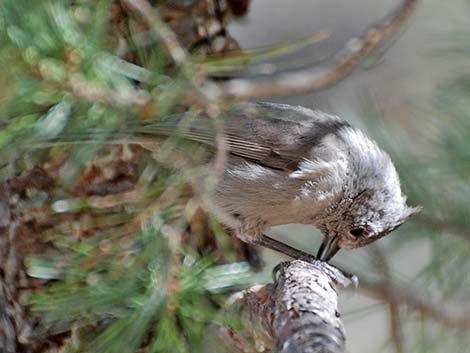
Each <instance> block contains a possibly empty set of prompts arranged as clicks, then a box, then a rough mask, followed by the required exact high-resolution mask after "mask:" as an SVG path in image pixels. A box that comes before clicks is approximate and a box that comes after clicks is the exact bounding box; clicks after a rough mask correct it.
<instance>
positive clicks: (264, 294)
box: [223, 260, 346, 353]
mask: <svg viewBox="0 0 470 353" xmlns="http://www.w3.org/2000/svg"><path fill="white" fill-rule="evenodd" d="M342 276H343V275H342V274H341V272H340V271H338V270H337V269H336V268H334V267H332V266H330V265H328V264H326V263H324V262H320V261H315V262H311V263H309V262H304V261H301V260H295V261H292V262H287V263H283V264H281V265H280V271H279V274H278V278H277V280H276V282H275V283H274V284H268V285H266V286H261V287H260V286H258V287H253V288H251V289H249V290H246V291H244V292H242V293H241V294H238V295H237V296H236V298H235V300H234V299H232V300H231V302H232V304H231V308H234V307H235V308H236V309H242V314H248V320H243V322H244V324H245V323H246V324H247V325H248V327H246V326H245V328H247V329H248V330H246V331H247V332H250V334H252V335H254V336H255V339H254V341H255V343H254V345H256V347H257V349H258V350H259V348H260V347H262V348H263V349H264V350H266V349H272V348H275V349H277V350H278V351H280V352H283V353H293V352H312V353H315V352H322V353H340V352H344V351H345V340H346V338H345V334H344V329H343V325H342V323H341V321H340V319H339V317H340V315H339V312H338V302H337V300H338V298H337V294H336V288H335V287H336V284H337V283H338V282H339V281H341V280H343V278H339V277H342ZM338 280H339V281H338ZM223 333H224V336H225V337H229V338H230V343H231V347H232V348H234V347H235V348H236V349H238V350H239V351H245V352H249V351H250V349H249V348H250V347H249V346H248V347H247V346H246V344H247V342H249V340H248V339H247V337H245V336H243V335H242V334H240V333H238V332H237V333H235V332H233V331H223ZM234 342H235V344H232V343H234ZM252 345H253V344H252ZM252 351H255V349H253V350H252Z"/></svg>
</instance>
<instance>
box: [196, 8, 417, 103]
mask: <svg viewBox="0 0 470 353" xmlns="http://www.w3.org/2000/svg"><path fill="white" fill-rule="evenodd" d="M417 3H418V0H404V3H403V4H402V5H401V6H400V7H399V8H398V9H397V10H395V11H394V12H393V14H392V15H390V16H388V17H387V18H386V19H385V20H384V21H383V22H382V23H380V24H378V25H377V26H371V27H369V28H368V29H367V31H366V32H365V35H364V36H362V37H359V38H352V39H350V40H349V41H348V42H347V44H346V46H345V47H344V48H343V49H342V50H341V51H339V52H338V53H337V54H336V55H335V57H334V58H333V60H332V63H330V64H327V65H325V66H323V67H321V66H320V67H313V68H306V69H300V70H297V71H291V72H284V73H280V74H277V75H274V76H269V77H267V78H265V79H256V78H254V79H250V78H241V79H234V80H230V81H228V82H222V83H215V82H210V81H209V82H207V83H206V87H203V88H204V89H205V90H206V91H207V92H208V94H209V95H212V96H217V97H218V98H230V99H238V100H244V99H253V98H261V97H270V96H282V95H291V94H298V93H303V92H312V91H317V90H321V89H324V88H327V87H330V86H332V85H334V84H335V83H337V82H338V81H340V80H342V79H344V78H345V77H346V76H348V75H349V74H350V73H351V72H352V71H353V70H354V69H355V68H356V67H357V66H358V64H360V63H361V62H362V60H363V59H364V58H365V57H367V56H368V55H369V54H370V53H371V52H372V51H373V50H374V49H376V48H378V47H379V46H380V45H381V44H382V43H383V42H384V41H385V40H387V39H388V38H390V37H391V36H392V35H393V34H395V33H396V32H397V31H398V30H399V29H400V28H401V27H402V25H403V23H404V22H405V21H406V20H407V19H408V18H409V17H410V16H411V14H412V13H413V12H414V9H415V8H416V5H417Z"/></svg>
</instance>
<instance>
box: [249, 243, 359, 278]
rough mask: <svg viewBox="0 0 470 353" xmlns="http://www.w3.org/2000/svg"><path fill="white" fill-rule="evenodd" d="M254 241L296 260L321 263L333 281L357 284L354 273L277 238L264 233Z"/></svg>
mask: <svg viewBox="0 0 470 353" xmlns="http://www.w3.org/2000/svg"><path fill="white" fill-rule="evenodd" d="M254 243H255V244H257V245H260V246H263V247H265V248H268V249H271V250H274V251H277V252H280V253H282V254H284V255H287V256H289V257H291V258H293V259H296V260H303V261H305V262H310V263H321V264H322V266H325V269H328V272H329V273H330V274H331V275H332V276H331V277H332V278H333V279H334V280H335V282H337V283H339V284H342V285H343V286H344V287H347V286H348V285H350V284H353V285H354V286H355V287H357V285H358V278H357V276H356V275H354V274H352V273H348V272H346V271H343V270H341V269H339V268H337V267H336V266H333V265H331V264H328V263H326V262H324V261H321V260H319V259H317V258H316V257H315V256H313V255H311V254H308V253H306V252H304V251H302V250H299V249H296V248H294V247H292V246H290V245H287V244H285V243H283V242H280V241H279V240H276V239H273V238H271V237H268V236H267V235H265V234H263V235H262V236H261V237H260V238H258V239H257V240H255V241H254ZM276 268H277V267H276ZM276 268H275V269H274V271H276Z"/></svg>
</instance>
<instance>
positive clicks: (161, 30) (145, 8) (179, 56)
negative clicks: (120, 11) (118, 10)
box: [123, 0, 187, 65]
mask: <svg viewBox="0 0 470 353" xmlns="http://www.w3.org/2000/svg"><path fill="white" fill-rule="evenodd" d="M123 2H124V3H125V4H126V5H127V6H129V7H130V8H131V9H132V10H134V11H136V12H137V13H138V14H139V15H140V16H142V17H143V18H144V19H145V21H146V22H147V23H148V24H149V25H150V26H151V27H152V29H153V30H154V32H155V35H157V36H158V37H160V39H161V40H162V42H163V43H165V46H166V48H167V50H168V52H169V54H170V56H171V58H172V59H173V61H174V62H175V64H177V65H182V64H184V63H185V62H186V59H187V54H186V51H185V50H184V49H183V47H182V46H181V45H180V43H179V41H178V38H176V35H175V33H174V32H173V31H172V30H171V29H170V28H169V27H168V26H167V25H166V23H165V22H164V21H163V20H162V18H161V17H160V15H159V13H158V11H157V9H156V8H155V7H153V6H152V5H150V3H149V2H148V1H146V0H123Z"/></svg>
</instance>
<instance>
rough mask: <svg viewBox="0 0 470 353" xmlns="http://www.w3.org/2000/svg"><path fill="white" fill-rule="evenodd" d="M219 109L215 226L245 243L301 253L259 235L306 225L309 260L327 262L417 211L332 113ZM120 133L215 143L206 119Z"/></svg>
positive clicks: (383, 160) (378, 159)
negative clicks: (220, 162) (319, 238)
mask: <svg viewBox="0 0 470 353" xmlns="http://www.w3.org/2000/svg"><path fill="white" fill-rule="evenodd" d="M226 115H227V118H226V119H224V124H223V135H224V137H225V140H226V144H227V147H228V159H227V162H226V165H225V170H224V172H223V175H222V176H221V178H220V180H219V181H218V182H217V185H216V186H215V188H214V189H213V190H212V192H211V194H210V199H211V200H212V203H213V205H214V206H215V207H214V209H215V211H216V212H215V214H216V215H217V216H218V217H219V218H220V220H221V222H222V223H225V225H226V226H228V227H229V228H231V229H232V230H233V231H234V234H235V235H236V236H237V237H238V238H240V239H241V240H242V241H244V242H247V243H251V244H259V245H263V246H265V247H268V248H271V249H274V250H276V251H280V252H283V253H285V254H287V255H289V256H292V257H295V258H299V257H303V256H305V253H303V252H302V251H300V250H297V249H294V248H292V247H290V246H288V245H287V244H284V243H282V242H279V241H277V240H275V239H272V238H270V237H268V236H266V235H265V234H264V232H265V231H266V230H267V229H268V228H270V227H272V226H276V225H282V224H291V223H298V224H307V225H313V226H314V227H316V228H318V229H319V230H320V231H321V233H322V235H323V242H322V244H321V246H320V249H319V251H318V254H317V258H318V259H320V260H324V261H328V260H330V259H331V258H332V257H333V256H334V255H335V254H336V253H337V251H338V250H339V249H340V248H346V249H353V248H359V247H362V246H365V245H367V244H369V243H371V242H374V241H376V240H377V239H379V238H381V237H383V236H385V235H387V234H388V233H390V232H391V231H392V230H394V229H395V228H397V227H398V226H400V225H401V224H403V223H404V222H405V221H406V220H407V219H408V218H409V217H410V216H412V215H413V214H414V213H416V212H417V211H419V208H418V207H409V206H407V205H406V196H404V195H403V193H402V191H401V188H400V181H399V178H398V175H397V172H396V170H395V167H394V165H393V163H392V161H391V159H390V157H389V155H388V154H387V153H386V152H384V151H383V150H381V149H380V148H379V147H378V146H377V144H376V143H375V142H373V141H372V140H370V139H369V138H368V137H367V136H366V135H365V134H364V133H363V132H361V131H360V130H358V129H356V128H354V127H352V126H351V125H349V124H348V123H347V122H345V121H343V120H341V119H340V118H338V117H336V116H332V115H329V114H326V113H323V112H321V111H313V110H310V109H307V108H304V107H299V106H290V105H285V104H274V103H243V104H237V105H236V106H235V108H233V109H232V110H231V111H229V112H227V113H226ZM128 129H129V131H132V133H133V135H132V136H134V137H135V134H136V133H137V134H139V135H142V136H147V137H149V136H151V137H153V138H154V137H155V136H158V135H164V136H165V135H166V136H168V135H172V134H174V133H175V131H178V133H179V134H180V136H181V137H183V138H185V139H188V140H192V141H197V142H199V143H203V144H206V145H210V146H213V147H214V146H215V129H214V128H213V123H212V122H211V119H210V118H208V117H207V116H205V115H200V116H196V117H191V118H188V116H187V114H183V115H178V116H170V117H168V118H165V119H163V120H160V121H158V122H155V123H145V124H144V125H139V126H138V127H137V128H135V127H129V128H128ZM131 140H132V139H131ZM135 142H136V143H139V142H138V141H135ZM142 145H143V146H144V147H145V144H142Z"/></svg>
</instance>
